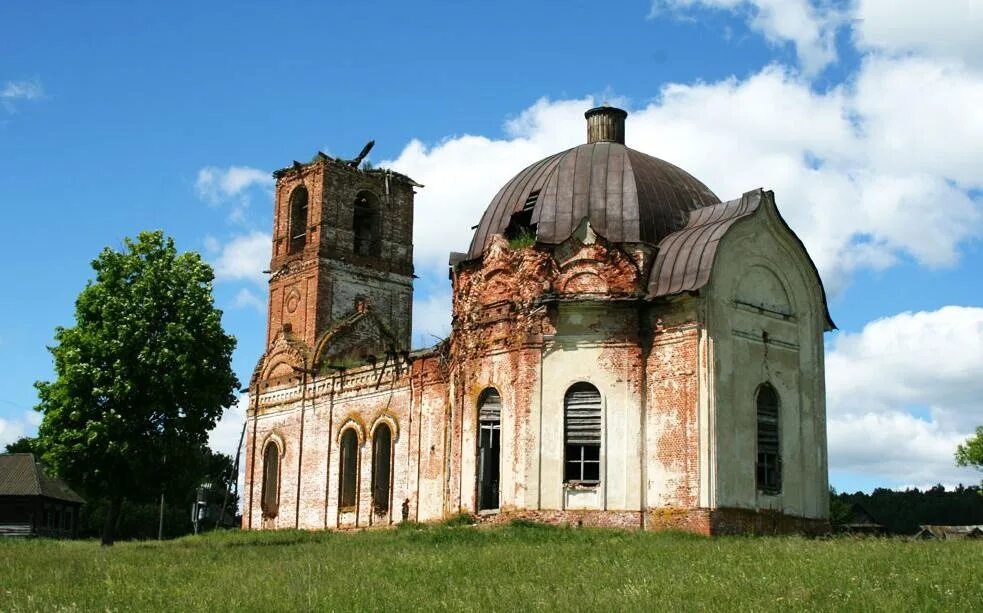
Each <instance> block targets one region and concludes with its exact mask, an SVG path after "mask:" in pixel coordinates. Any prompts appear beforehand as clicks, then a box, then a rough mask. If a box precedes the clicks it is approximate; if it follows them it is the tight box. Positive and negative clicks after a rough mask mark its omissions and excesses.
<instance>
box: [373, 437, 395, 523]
mask: <svg viewBox="0 0 983 613" xmlns="http://www.w3.org/2000/svg"><path fill="white" fill-rule="evenodd" d="M392 444H393V437H392V430H390V429H389V425H388V424H384V423H383V424H379V426H378V427H377V428H376V429H375V435H374V436H373V437H372V505H373V507H375V512H376V513H388V512H389V484H390V481H391V479H392V465H393V462H392V457H393V455H392Z"/></svg>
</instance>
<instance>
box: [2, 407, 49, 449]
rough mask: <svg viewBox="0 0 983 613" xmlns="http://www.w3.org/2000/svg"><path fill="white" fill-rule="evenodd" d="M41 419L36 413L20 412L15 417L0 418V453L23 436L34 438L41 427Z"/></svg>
mask: <svg viewBox="0 0 983 613" xmlns="http://www.w3.org/2000/svg"><path fill="white" fill-rule="evenodd" d="M41 417H42V416H41V414H40V413H38V412H37V411H22V412H21V414H20V415H19V416H17V417H10V416H8V417H7V418H3V417H0V453H2V452H3V449H4V448H5V447H6V446H7V445H8V444H10V443H13V442H14V441H16V440H17V439H19V438H21V437H23V436H34V435H35V434H36V433H37V429H38V426H40V425H41Z"/></svg>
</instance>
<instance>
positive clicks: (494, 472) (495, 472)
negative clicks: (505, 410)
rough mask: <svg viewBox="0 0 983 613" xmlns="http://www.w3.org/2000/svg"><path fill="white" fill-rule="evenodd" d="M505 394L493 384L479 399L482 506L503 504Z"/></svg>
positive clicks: (488, 507) (479, 456)
mask: <svg viewBox="0 0 983 613" xmlns="http://www.w3.org/2000/svg"><path fill="white" fill-rule="evenodd" d="M501 425H502V397H501V396H500V395H499V393H498V390H496V389H495V388H493V387H490V388H488V389H486V390H485V391H484V392H482V393H481V397H480V399H479V400H478V466H477V470H478V479H477V481H478V483H477V485H478V510H479V511H486V510H491V509H497V508H498V507H499V496H498V490H499V481H500V479H501V472H502V468H501Z"/></svg>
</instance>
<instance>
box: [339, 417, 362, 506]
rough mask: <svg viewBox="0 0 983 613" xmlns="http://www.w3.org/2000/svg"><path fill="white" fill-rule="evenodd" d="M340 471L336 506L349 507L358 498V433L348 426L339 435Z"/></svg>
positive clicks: (353, 504)
mask: <svg viewBox="0 0 983 613" xmlns="http://www.w3.org/2000/svg"><path fill="white" fill-rule="evenodd" d="M340 471H341V474H340V478H339V480H338V488H339V491H338V507H339V508H340V509H342V510H345V509H351V508H354V507H355V501H356V500H358V434H356V433H355V429H354V428H348V429H347V430H345V432H344V434H342V435H341V467H340Z"/></svg>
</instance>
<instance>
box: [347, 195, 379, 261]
mask: <svg viewBox="0 0 983 613" xmlns="http://www.w3.org/2000/svg"><path fill="white" fill-rule="evenodd" d="M352 232H353V234H354V237H355V238H354V244H353V246H352V250H353V251H354V252H355V253H357V254H358V255H379V252H380V250H381V247H382V233H381V232H380V224H379V199H378V198H376V197H375V195H374V194H372V193H371V192H359V193H358V195H357V196H355V207H354V210H353V212H352Z"/></svg>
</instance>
